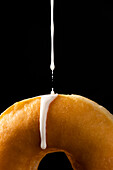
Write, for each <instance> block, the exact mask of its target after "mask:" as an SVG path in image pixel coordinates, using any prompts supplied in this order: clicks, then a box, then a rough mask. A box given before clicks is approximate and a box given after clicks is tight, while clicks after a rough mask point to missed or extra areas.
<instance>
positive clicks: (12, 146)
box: [0, 95, 113, 170]
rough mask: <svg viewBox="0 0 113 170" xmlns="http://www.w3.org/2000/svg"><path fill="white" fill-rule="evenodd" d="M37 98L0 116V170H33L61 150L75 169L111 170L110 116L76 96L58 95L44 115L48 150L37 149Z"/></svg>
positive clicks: (112, 134) (112, 127)
mask: <svg viewBox="0 0 113 170" xmlns="http://www.w3.org/2000/svg"><path fill="white" fill-rule="evenodd" d="M40 99H41V97H35V98H31V99H27V100H23V101H21V102H17V103H15V104H14V105H12V106H11V107H9V108H8V109H7V110H6V111H5V112H4V113H3V114H2V115H1V116H0V170H12V169H15V170H21V169H23V170H35V169H37V168H38V165H39V163H40V160H41V159H42V158H43V157H44V156H45V155H46V154H47V153H50V152H57V151H63V152H65V153H66V155H67V156H68V158H69V160H70V161H71V163H72V166H73V168H74V169H76V170H82V169H83V170H101V169H102V170H113V115H111V114H110V113H109V111H107V110H106V109H105V108H103V107H102V106H100V105H98V104H97V103H95V102H93V101H91V100H89V99H87V98H84V97H82V96H78V95H58V97H57V98H56V99H55V100H54V101H53V102H52V103H51V105H50V107H49V111H48V116H47V124H46V127H47V129H46V133H47V139H46V140H47V149H45V150H42V149H41V148H40V143H41V141H40V129H39V123H40V122H39V117H40Z"/></svg>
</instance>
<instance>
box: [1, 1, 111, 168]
mask: <svg viewBox="0 0 113 170" xmlns="http://www.w3.org/2000/svg"><path fill="white" fill-rule="evenodd" d="M23 2H24V3H23ZM23 2H19V1H18V2H16V3H15V2H7V3H4V4H3V5H2V11H1V24H0V25H1V33H0V35H1V38H0V40H1V46H0V112H3V111H4V110H5V109H6V108H7V107H9V106H10V105H12V104H13V103H14V102H16V101H20V100H22V99H25V98H29V97H34V96H38V95H42V94H48V93H50V91H51V87H52V83H51V70H50V58H51V37H50V35H51V34H50V1H49V0H46V1H41V2H38V1H37V2H29V3H28V2H25V1H23ZM54 23H55V42H54V46H55V47H54V48H55V66H56V68H55V71H54V88H55V92H57V93H59V94H79V95H82V96H85V97H88V98H90V99H92V100H94V101H96V102H97V103H99V104H100V105H103V106H104V107H105V108H107V109H108V110H109V111H110V112H111V113H113V106H112V102H113V99H112V97H113V88H112V87H113V81H112V78H113V64H112V63H113V62H112V60H113V6H112V4H111V2H110V1H109V0H106V1H102V2H101V1H98V2H96V1H93V2H91V1H87V2H86V1H83V2H82V1H79V2H76V1H74V0H72V1H67V0H65V1H64V0H62V1H60V0H56V1H55V10H54ZM51 161H52V162H53V163H54V164H55V167H56V168H58V167H59V169H66V167H68V166H70V165H69V162H68V161H67V160H66V157H65V155H64V154H63V153H62V154H60V153H57V154H52V156H51V155H50V156H46V158H44V159H43V161H42V162H41V164H40V167H39V169H54V168H53V167H51V166H52V165H51ZM67 169H69V168H67ZM70 169H71V166H70Z"/></svg>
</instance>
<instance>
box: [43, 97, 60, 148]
mask: <svg viewBox="0 0 113 170" xmlns="http://www.w3.org/2000/svg"><path fill="white" fill-rule="evenodd" d="M57 96H58V94H50V95H44V96H41V104H40V136H41V148H42V149H46V147H47V144H46V120H47V112H48V109H49V105H50V103H51V102H52V101H53V100H54V99H55V98H56V97H57Z"/></svg>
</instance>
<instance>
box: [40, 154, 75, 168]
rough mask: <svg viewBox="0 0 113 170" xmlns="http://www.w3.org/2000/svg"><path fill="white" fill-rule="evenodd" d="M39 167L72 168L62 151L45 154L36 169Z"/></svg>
mask: <svg viewBox="0 0 113 170" xmlns="http://www.w3.org/2000/svg"><path fill="white" fill-rule="evenodd" d="M41 169H45V170H46V169H47V170H48V169H49V170H50V169H52V170H53V169H59V170H60V169H63V170H67V169H68V170H73V168H72V166H71V163H70V161H69V159H68V158H67V156H66V154H65V153H64V152H54V153H49V154H47V155H46V156H45V157H44V158H43V159H42V160H41V162H40V164H39V167H38V170H41Z"/></svg>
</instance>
